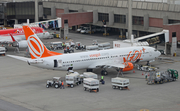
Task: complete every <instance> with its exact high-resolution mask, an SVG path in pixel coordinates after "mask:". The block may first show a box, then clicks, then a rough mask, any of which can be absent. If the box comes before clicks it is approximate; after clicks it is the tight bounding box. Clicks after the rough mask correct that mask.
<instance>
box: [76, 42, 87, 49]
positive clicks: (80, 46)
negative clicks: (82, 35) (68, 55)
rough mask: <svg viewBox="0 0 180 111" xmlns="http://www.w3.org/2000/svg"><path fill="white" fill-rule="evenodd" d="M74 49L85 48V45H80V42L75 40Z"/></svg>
mask: <svg viewBox="0 0 180 111" xmlns="http://www.w3.org/2000/svg"><path fill="white" fill-rule="evenodd" d="M75 49H76V50H84V49H85V50H86V45H82V44H81V42H76V45H75Z"/></svg>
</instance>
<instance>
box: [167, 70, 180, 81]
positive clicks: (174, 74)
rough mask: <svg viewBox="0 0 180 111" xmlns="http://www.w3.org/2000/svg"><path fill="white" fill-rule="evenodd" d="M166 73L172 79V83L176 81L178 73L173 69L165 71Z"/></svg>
mask: <svg viewBox="0 0 180 111" xmlns="http://www.w3.org/2000/svg"><path fill="white" fill-rule="evenodd" d="M167 72H168V73H169V75H170V77H171V78H172V81H175V80H176V79H178V71H177V70H174V69H167Z"/></svg>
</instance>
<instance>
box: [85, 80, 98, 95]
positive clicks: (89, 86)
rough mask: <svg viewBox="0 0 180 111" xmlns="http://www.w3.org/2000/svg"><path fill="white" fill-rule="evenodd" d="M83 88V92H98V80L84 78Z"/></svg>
mask: <svg viewBox="0 0 180 111" xmlns="http://www.w3.org/2000/svg"><path fill="white" fill-rule="evenodd" d="M83 87H84V91H86V90H88V91H89V92H92V91H96V92H99V80H97V79H93V78H84V82H83Z"/></svg>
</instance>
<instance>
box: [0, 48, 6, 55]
mask: <svg viewBox="0 0 180 111" xmlns="http://www.w3.org/2000/svg"><path fill="white" fill-rule="evenodd" d="M0 55H4V56H5V55H6V48H5V47H0Z"/></svg>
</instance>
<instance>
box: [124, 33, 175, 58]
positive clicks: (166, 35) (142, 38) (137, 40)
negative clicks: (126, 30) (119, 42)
mask: <svg viewBox="0 0 180 111" xmlns="http://www.w3.org/2000/svg"><path fill="white" fill-rule="evenodd" d="M161 34H164V35H165V49H164V53H165V55H166V54H167V53H166V52H167V50H168V48H167V43H168V42H169V30H163V31H161V32H157V33H154V34H150V35H146V36H142V37H138V38H136V39H134V40H132V41H133V43H132V44H134V43H138V42H139V41H140V40H144V39H148V38H151V37H154V36H158V35H161ZM132 38H133V37H132ZM123 42H129V43H130V42H131V40H130V39H127V40H124V41H123ZM174 49H176V48H174V47H171V54H173V53H175V51H176V50H174ZM173 50H174V51H173Z"/></svg>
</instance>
